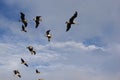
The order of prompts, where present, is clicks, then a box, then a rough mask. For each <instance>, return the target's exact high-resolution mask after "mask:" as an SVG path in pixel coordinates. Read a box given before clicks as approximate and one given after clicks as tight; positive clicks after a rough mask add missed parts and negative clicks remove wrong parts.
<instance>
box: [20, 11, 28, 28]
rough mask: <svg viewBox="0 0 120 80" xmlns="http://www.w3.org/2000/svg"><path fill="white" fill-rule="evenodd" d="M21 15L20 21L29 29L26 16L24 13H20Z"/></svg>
mask: <svg viewBox="0 0 120 80" xmlns="http://www.w3.org/2000/svg"><path fill="white" fill-rule="evenodd" d="M20 15H21V16H20V18H21V20H20V21H21V22H22V23H23V24H24V26H25V27H27V24H28V23H27V20H26V19H25V14H24V13H22V12H20Z"/></svg>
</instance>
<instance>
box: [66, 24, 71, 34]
mask: <svg viewBox="0 0 120 80" xmlns="http://www.w3.org/2000/svg"><path fill="white" fill-rule="evenodd" d="M70 28H71V24H70V23H67V28H66V32H67V31H69V30H70Z"/></svg>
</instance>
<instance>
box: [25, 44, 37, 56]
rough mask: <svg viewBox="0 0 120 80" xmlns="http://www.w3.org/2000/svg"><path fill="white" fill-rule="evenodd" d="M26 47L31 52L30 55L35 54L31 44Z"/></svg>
mask: <svg viewBox="0 0 120 80" xmlns="http://www.w3.org/2000/svg"><path fill="white" fill-rule="evenodd" d="M27 49H28V50H29V51H30V53H31V54H32V55H35V54H36V51H35V50H34V49H33V47H32V46H28V47H27Z"/></svg>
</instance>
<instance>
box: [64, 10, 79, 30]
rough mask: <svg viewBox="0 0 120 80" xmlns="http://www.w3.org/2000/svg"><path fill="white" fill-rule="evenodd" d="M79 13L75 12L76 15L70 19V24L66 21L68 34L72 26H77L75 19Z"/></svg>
mask: <svg viewBox="0 0 120 80" xmlns="http://www.w3.org/2000/svg"><path fill="white" fill-rule="evenodd" d="M77 15H78V13H77V11H75V13H74V15H73V16H72V17H71V18H70V19H69V22H68V21H66V24H67V29H66V32H67V31H69V29H70V28H71V24H75V22H74V19H75V18H76V17H77Z"/></svg>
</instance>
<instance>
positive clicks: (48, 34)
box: [46, 30, 52, 41]
mask: <svg viewBox="0 0 120 80" xmlns="http://www.w3.org/2000/svg"><path fill="white" fill-rule="evenodd" d="M50 31H51V30H47V31H46V37H47V38H48V41H50V39H51V37H52V35H51V34H50Z"/></svg>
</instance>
